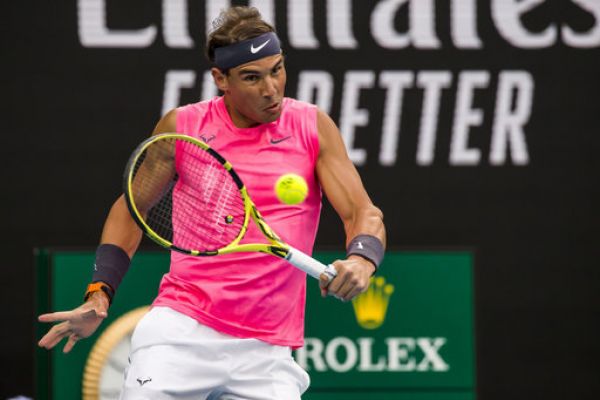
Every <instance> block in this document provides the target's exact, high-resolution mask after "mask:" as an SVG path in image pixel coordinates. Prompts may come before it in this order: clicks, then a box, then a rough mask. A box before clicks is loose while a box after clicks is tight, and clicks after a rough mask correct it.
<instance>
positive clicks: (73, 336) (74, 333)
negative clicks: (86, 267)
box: [38, 292, 109, 353]
mask: <svg viewBox="0 0 600 400" xmlns="http://www.w3.org/2000/svg"><path fill="white" fill-rule="evenodd" d="M108 306H109V303H108V299H107V297H106V296H105V295H104V294H103V293H102V292H96V293H93V294H92V295H91V296H90V298H89V299H88V301H86V302H85V303H84V304H82V305H81V306H79V307H77V308H76V309H74V310H71V311H60V312H54V313H49V314H42V315H40V316H39V317H38V321H40V322H59V321H61V322H60V323H59V324H57V325H54V326H53V327H52V328H51V329H50V330H49V331H48V333H46V334H45V335H44V337H42V338H41V339H40V341H39V342H38V346H40V347H44V348H46V349H48V350H49V349H52V348H53V347H54V346H56V345H57V344H58V343H60V341H61V340H62V339H63V338H68V340H67V343H66V344H65V347H64V348H63V352H64V353H68V352H69V351H71V349H72V348H73V346H75V344H76V343H77V341H78V340H79V339H82V338H86V337H88V336H90V335H91V334H93V333H94V332H95V331H96V329H97V328H98V326H99V325H100V323H101V322H102V321H103V320H104V318H106V317H107V316H108V312H107V310H108Z"/></svg>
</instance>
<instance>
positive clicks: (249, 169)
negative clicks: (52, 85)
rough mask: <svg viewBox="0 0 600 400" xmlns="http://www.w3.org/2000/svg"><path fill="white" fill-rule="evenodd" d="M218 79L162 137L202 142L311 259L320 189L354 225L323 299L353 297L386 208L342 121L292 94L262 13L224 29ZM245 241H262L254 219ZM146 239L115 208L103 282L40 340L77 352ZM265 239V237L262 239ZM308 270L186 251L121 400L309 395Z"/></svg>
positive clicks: (162, 124) (98, 277)
mask: <svg viewBox="0 0 600 400" xmlns="http://www.w3.org/2000/svg"><path fill="white" fill-rule="evenodd" d="M207 56H208V58H209V60H210V61H211V63H212V65H213V68H212V69H211V71H212V76H213V78H214V82H215V84H216V85H217V87H218V88H219V90H220V91H221V92H222V93H223V95H222V96H218V97H215V98H213V99H211V100H208V101H203V102H199V103H195V104H190V105H186V106H183V107H180V108H177V109H174V110H172V111H170V112H169V113H167V114H166V115H165V116H164V117H163V118H162V119H161V120H160V121H159V122H158V124H157V126H156V128H155V130H154V134H158V133H164V132H180V133H185V134H188V135H192V136H195V137H198V138H200V139H201V140H203V141H205V142H207V143H209V145H210V146H211V147H213V148H214V149H215V150H217V151H218V152H219V153H221V154H222V155H223V156H224V157H225V158H226V159H227V160H229V161H231V163H232V164H233V165H234V166H235V169H236V171H237V172H238V174H239V175H240V177H241V179H242V180H243V181H244V182H245V184H246V186H247V188H248V191H249V193H250V195H251V197H252V199H253V200H254V201H255V203H256V205H257V207H258V209H259V210H261V213H262V214H263V216H264V218H265V220H266V221H267V222H268V224H269V226H271V227H272V228H273V229H274V231H275V232H277V233H278V234H279V236H281V237H282V239H284V240H285V241H286V242H287V243H289V244H290V245H291V246H293V247H296V248H298V249H300V250H302V251H304V252H305V253H308V254H310V253H311V252H312V247H313V244H314V240H315V236H316V232H317V227H318V222H319V214H320V211H321V189H322V190H323V192H324V193H325V194H326V196H327V198H328V199H329V201H330V203H331V204H332V205H333V207H334V208H335V210H336V212H337V213H338V214H339V216H340V218H341V219H342V222H343V225H344V229H345V233H346V244H347V258H346V259H344V260H337V261H335V262H334V263H333V265H334V266H335V268H336V270H337V276H336V277H335V279H333V280H332V281H331V282H330V283H329V284H327V279H326V278H325V277H322V279H321V282H320V285H321V293H322V295H324V296H325V295H326V294H327V293H329V294H331V295H334V296H336V297H338V298H340V299H342V300H343V301H349V300H351V299H352V298H353V297H355V296H357V295H358V294H360V293H361V292H363V291H365V290H366V289H367V288H368V285H369V278H370V277H371V276H372V275H373V273H375V271H376V270H377V267H378V265H379V264H380V262H381V260H382V259H383V254H384V247H385V229H384V225H383V220H382V219H383V216H382V213H381V211H380V210H379V209H378V208H376V207H375V206H374V205H373V204H372V202H371V200H370V199H369V196H368V195H367V193H366V191H365V189H364V187H363V185H362V183H361V180H360V177H359V175H358V173H357V171H356V169H355V168H354V166H353V164H352V162H351V161H350V160H349V158H348V156H347V153H346V149H345V147H344V144H343V142H342V139H341V135H340V132H339V130H338V128H337V127H336V125H335V123H334V122H333V121H332V119H331V118H330V117H329V116H328V115H326V114H325V113H324V112H322V111H320V110H318V109H317V108H316V107H315V106H314V105H311V104H307V103H304V102H300V101H297V100H294V99H291V98H287V97H284V89H285V84H286V70H285V60H284V56H283V54H282V50H281V46H280V41H279V38H278V37H277V34H276V33H275V31H274V29H273V27H272V26H270V25H269V24H268V23H266V22H265V21H263V20H262V18H261V16H260V14H259V12H258V11H257V10H256V9H255V8H248V7H232V8H229V9H227V10H225V11H223V12H222V13H221V15H220V16H219V17H218V18H217V19H216V20H215V22H214V30H213V31H212V32H211V34H210V35H209V38H208V43H207ZM290 172H292V173H296V174H298V175H301V176H303V177H304V178H305V179H306V181H307V183H308V187H309V194H308V197H307V198H306V200H305V201H304V202H302V203H301V204H298V205H293V206H290V205H285V204H281V203H280V202H279V201H278V200H277V198H276V196H275V193H274V191H273V185H274V183H275V181H276V180H277V178H278V177H279V176H281V175H282V174H284V173H290ZM251 227H252V228H250V229H254V231H252V230H250V231H249V232H248V233H247V234H246V236H245V238H244V240H247V241H248V242H253V241H254V242H256V241H261V238H262V235H261V234H260V232H258V230H257V228H256V227H254V225H251ZM141 236H142V233H141V231H140V229H139V228H138V226H137V225H136V223H135V222H134V221H133V220H132V218H131V216H130V213H129V211H128V209H127V206H126V204H125V201H124V199H123V197H120V198H119V199H118V200H117V201H116V202H115V204H114V205H113V207H112V209H111V211H110V213H109V215H108V218H107V220H106V222H105V226H104V230H103V232H102V238H101V244H100V246H99V247H98V249H97V254H96V262H95V265H94V272H93V278H92V283H91V284H90V285H89V286H88V289H87V291H86V294H85V300H86V301H85V302H84V304H83V305H81V306H80V307H78V308H76V309H75V310H72V311H68V312H56V313H51V314H45V315H41V316H40V317H39V320H40V321H43V322H55V321H60V323H59V324H57V325H55V326H54V327H52V329H50V331H49V332H48V333H47V334H46V335H45V336H44V337H43V338H42V339H41V340H40V342H39V345H40V346H42V347H45V348H48V349H50V348H52V347H54V346H55V345H57V344H58V343H59V342H60V341H61V340H62V339H63V338H68V340H67V343H66V345H65V347H64V351H65V352H68V351H70V350H71V349H72V348H73V346H74V345H75V343H76V342H77V341H78V340H79V339H81V338H84V337H87V336H89V335H91V334H92V333H93V332H94V331H95V330H96V328H97V327H98V326H99V324H100V323H101V321H102V320H103V319H104V318H105V317H106V316H107V312H108V308H109V305H110V302H111V301H112V298H113V296H114V294H115V292H116V291H117V288H118V286H119V284H120V282H121V279H122V278H123V276H124V275H125V273H126V271H127V269H128V267H129V263H130V259H131V257H133V255H134V253H135V252H136V249H137V247H138V245H139V243H140V240H141ZM262 240H264V239H262ZM305 290H306V274H305V273H304V272H302V271H300V270H298V269H296V268H294V267H292V266H291V265H289V264H288V263H287V262H286V261H285V260H282V259H279V258H277V257H273V256H270V255H266V254H261V253H237V254H228V255H222V256H217V257H203V258H199V257H193V256H188V255H185V254H181V253H177V252H173V253H172V256H171V266H170V272H169V273H168V274H166V275H165V276H164V277H163V279H162V281H161V284H160V288H159V292H158V296H157V297H156V299H155V300H154V302H153V305H152V309H151V311H150V312H149V313H148V314H147V315H146V316H145V317H144V318H143V319H142V320H141V321H140V323H139V324H138V326H137V328H136V330H135V332H134V335H133V337H132V344H131V346H132V347H131V356H130V365H129V367H128V369H127V371H126V374H125V383H124V386H123V390H122V394H121V399H126V400H131V399H194V400H197V399H257V400H258V399H265V400H267V399H269V400H271V399H272V400H275V399H277V400H282V399H299V398H300V396H301V394H302V393H303V392H304V391H305V390H306V389H307V387H308V384H309V378H308V375H307V374H306V372H305V371H304V370H303V369H302V368H300V367H299V366H298V365H297V364H296V363H295V362H294V360H293V359H292V356H291V351H292V349H293V348H297V347H300V346H302V344H303V335H304V306H305Z"/></svg>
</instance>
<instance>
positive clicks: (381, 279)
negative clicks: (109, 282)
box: [36, 250, 475, 400]
mask: <svg viewBox="0 0 600 400" xmlns="http://www.w3.org/2000/svg"><path fill="white" fill-rule="evenodd" d="M341 256H342V254H341V253H334V252H320V253H317V254H316V257H317V258H319V259H320V260H322V261H323V262H331V261H332V260H334V259H335V258H337V257H341ZM93 259H94V255H93V252H90V251H50V250H40V251H38V253H37V275H38V285H37V291H38V312H39V313H42V312H47V311H49V310H68V309H72V308H74V307H76V306H77V305H79V304H80V303H81V295H82V291H83V289H84V287H85V285H86V284H87V282H88V280H89V278H90V275H91V272H90V266H91V265H92V264H93ZM168 262H169V254H168V253H166V252H140V253H138V254H137V255H136V256H135V258H134V260H133V263H132V268H131V270H130V272H129V273H128V275H127V277H126V279H125V280H124V281H123V284H122V285H121V287H120V289H119V293H118V294H117V296H116V297H115V301H114V303H113V305H112V307H111V310H110V315H109V318H108V319H107V321H105V323H103V325H102V326H101V329H99V331H98V332H97V333H96V334H95V335H94V336H92V337H91V338H89V339H87V340H83V341H80V342H79V343H78V344H77V346H76V347H75V348H74V350H73V351H72V352H71V353H70V354H68V355H64V354H62V351H61V349H55V350H53V351H50V352H47V351H45V350H38V351H37V354H36V363H37V366H36V374H37V376H36V392H37V395H36V399H39V400H42V399H61V400H62V399H78V398H80V397H81V392H82V379H83V369H84V365H85V363H86V360H87V358H88V356H89V354H90V350H91V349H92V347H93V345H94V343H95V342H96V341H97V340H98V338H99V337H100V335H102V333H103V332H104V331H105V330H106V329H107V328H108V327H110V326H111V324H113V323H114V322H115V320H117V319H118V318H119V317H120V316H121V315H123V314H124V313H126V312H127V311H129V310H132V309H135V308H137V307H140V306H144V305H148V304H150V303H151V301H152V299H153V297H154V296H155V294H156V290H157V287H158V283H159V281H160V278H161V276H162V275H163V274H164V273H165V272H166V271H167V269H168ZM472 270H473V258H472V256H471V254H469V253H467V252H406V251H403V252H388V253H387V255H386V259H385V261H384V264H383V265H382V267H381V270H380V271H381V272H380V273H379V274H378V275H377V277H376V278H375V279H374V281H373V282H372V284H371V287H370V289H369V291H368V292H367V293H365V294H363V295H362V296H361V297H360V298H359V299H357V301H355V302H353V303H342V302H339V301H337V300H335V299H333V298H327V299H322V298H321V297H320V295H319V290H318V286H317V282H316V281H315V280H312V279H310V280H309V286H308V294H307V311H306V343H305V346H304V347H303V348H302V349H299V350H297V351H295V354H294V355H295V358H296V360H297V361H298V363H299V364H300V365H302V366H303V367H304V368H305V369H307V370H308V372H309V374H310V376H311V381H312V382H311V387H310V389H309V391H308V392H307V393H306V394H305V395H304V396H303V398H304V399H308V400H320V399H330V400H335V399H345V400H352V399H366V398H368V399H398V400H409V399H410V400H467V399H474V398H475V372H474V371H475V368H474V360H475V355H474V336H473V289H472ZM48 328H49V327H48V326H47V325H42V324H38V326H37V334H38V338H39V337H41V335H42V334H43V333H44V332H45V331H46V330H47V329H48ZM124 341H126V340H124ZM122 347H123V346H122ZM120 352H121V353H122V354H121V355H116V356H114V357H112V358H111V359H110V360H109V363H108V364H107V367H106V368H107V369H108V370H112V371H108V372H103V374H105V375H104V377H105V378H104V382H105V383H104V387H103V395H102V397H101V398H106V399H110V398H117V397H116V390H115V388H114V387H111V385H110V384H106V381H107V380H108V378H106V377H107V376H108V375H109V374H112V375H113V376H117V378H118V377H119V375H120V370H121V369H122V368H123V367H124V364H125V363H126V349H125V350H123V349H121V350H120ZM103 371H106V369H105V370H103ZM113 386H114V384H113Z"/></svg>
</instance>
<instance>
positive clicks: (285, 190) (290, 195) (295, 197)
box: [275, 174, 308, 204]
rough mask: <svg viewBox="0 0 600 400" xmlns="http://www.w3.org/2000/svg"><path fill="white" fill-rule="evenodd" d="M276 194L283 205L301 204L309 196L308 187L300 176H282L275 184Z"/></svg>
mask: <svg viewBox="0 0 600 400" xmlns="http://www.w3.org/2000/svg"><path fill="white" fill-rule="evenodd" d="M275 194H276V195H277V198H278V199H279V201H281V202H282V203H285V204H299V203H302V202H303V201H304V199H306V195H308V185H307V184H306V181H305V180H304V178H303V177H301V176H300V175H296V174H285V175H281V176H280V177H279V179H277V182H276V183H275Z"/></svg>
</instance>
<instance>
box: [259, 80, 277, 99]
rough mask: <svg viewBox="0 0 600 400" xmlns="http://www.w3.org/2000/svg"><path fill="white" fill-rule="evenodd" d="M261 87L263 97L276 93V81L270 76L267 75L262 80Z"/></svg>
mask: <svg viewBox="0 0 600 400" xmlns="http://www.w3.org/2000/svg"><path fill="white" fill-rule="evenodd" d="M263 82H264V83H263V87H262V95H263V97H273V96H275V94H276V93H277V81H276V80H275V79H274V78H273V77H271V76H267V77H266V78H265V79H264V81H263Z"/></svg>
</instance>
